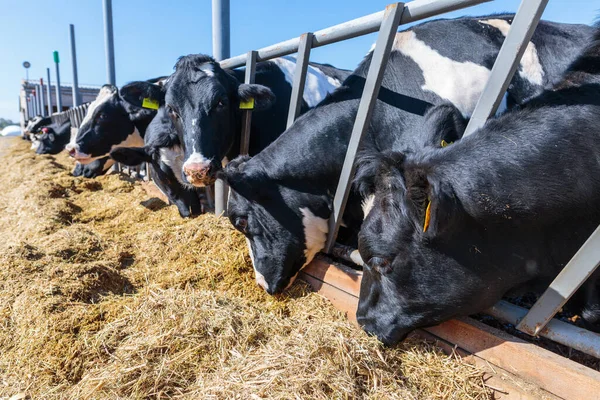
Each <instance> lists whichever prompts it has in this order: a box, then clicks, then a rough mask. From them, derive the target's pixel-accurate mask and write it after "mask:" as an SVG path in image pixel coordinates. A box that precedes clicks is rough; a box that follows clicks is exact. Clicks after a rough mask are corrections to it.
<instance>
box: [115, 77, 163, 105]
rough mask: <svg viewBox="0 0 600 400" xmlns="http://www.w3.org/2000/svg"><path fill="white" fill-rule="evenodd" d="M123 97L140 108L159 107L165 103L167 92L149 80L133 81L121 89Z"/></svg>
mask: <svg viewBox="0 0 600 400" xmlns="http://www.w3.org/2000/svg"><path fill="white" fill-rule="evenodd" d="M120 95H121V99H122V100H123V101H125V102H126V103H129V104H131V105H132V106H135V107H138V108H149V109H155V110H156V109H158V108H159V106H162V105H164V103H165V92H164V90H163V88H162V87H161V86H158V85H155V84H152V83H149V82H144V81H140V82H131V83H128V84H127V85H125V86H123V87H122V88H121V91H120Z"/></svg>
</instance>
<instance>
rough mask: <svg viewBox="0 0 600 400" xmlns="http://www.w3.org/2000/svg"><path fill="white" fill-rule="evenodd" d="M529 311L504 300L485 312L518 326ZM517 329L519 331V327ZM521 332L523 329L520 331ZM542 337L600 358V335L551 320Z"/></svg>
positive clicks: (541, 331)
mask: <svg viewBox="0 0 600 400" xmlns="http://www.w3.org/2000/svg"><path fill="white" fill-rule="evenodd" d="M527 311H528V310H527V309H525V308H522V307H519V306H516V305H514V304H510V303H508V302H506V301H504V300H501V301H499V302H498V303H496V304H495V305H494V306H493V307H492V308H490V309H488V310H486V311H485V313H486V314H489V315H491V316H492V317H494V318H497V319H499V320H500V321H503V322H507V323H509V324H512V325H515V326H518V324H519V322H520V321H522V320H523V317H525V315H526V314H527ZM517 329H519V328H518V327H517ZM519 330H521V329H519ZM538 334H539V335H540V336H542V337H545V338H547V339H550V340H552V341H554V342H556V343H560V344H563V345H565V346H569V347H571V348H573V349H575V350H579V351H581V352H583V353H586V354H589V355H591V356H594V357H597V358H600V335H599V334H597V333H594V332H590V331H588V330H586V329H583V328H579V327H577V326H575V325H571V324H568V323H566V322H562V321H559V320H557V319H551V320H550V321H549V322H548V324H547V325H546V327H545V328H544V329H542V330H540V331H539V332H538Z"/></svg>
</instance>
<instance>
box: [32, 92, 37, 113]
mask: <svg viewBox="0 0 600 400" xmlns="http://www.w3.org/2000/svg"><path fill="white" fill-rule="evenodd" d="M31 105H32V108H33V116H34V117H35V116H36V115H38V111H37V97H36V96H35V94H32V95H31Z"/></svg>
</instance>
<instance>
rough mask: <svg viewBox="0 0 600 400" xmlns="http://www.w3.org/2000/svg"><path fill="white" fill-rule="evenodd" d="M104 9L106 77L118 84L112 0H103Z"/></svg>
mask: <svg viewBox="0 0 600 400" xmlns="http://www.w3.org/2000/svg"><path fill="white" fill-rule="evenodd" d="M102 6H103V7H102V8H103V11H104V48H105V52H106V79H107V82H108V83H110V84H111V85H116V84H117V78H116V75H115V42H114V36H113V18H112V0H102Z"/></svg>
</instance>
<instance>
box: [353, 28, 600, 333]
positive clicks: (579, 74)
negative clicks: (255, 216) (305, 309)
mask: <svg viewBox="0 0 600 400" xmlns="http://www.w3.org/2000/svg"><path fill="white" fill-rule="evenodd" d="M598 66H600V32H598V34H597V35H596V40H595V41H594V43H593V45H592V46H590V47H589V48H588V49H587V50H586V51H585V52H584V53H583V54H582V55H581V57H579V58H578V60H577V61H575V63H574V64H572V66H571V67H570V68H569V70H568V71H567V72H566V75H565V77H564V79H563V80H562V81H560V82H559V83H558V84H557V85H556V86H555V87H554V88H552V89H550V90H548V91H546V92H544V93H542V94H541V95H540V96H539V97H536V98H534V99H532V100H531V101H529V102H528V103H525V104H524V105H523V106H522V107H520V109H519V110H515V111H512V112H508V113H506V114H504V115H502V116H500V117H499V118H496V119H492V120H490V121H488V122H487V124H486V125H485V126H484V127H483V128H481V129H479V130H478V131H476V132H475V133H474V134H473V135H471V136H469V137H466V138H464V139H462V140H460V141H459V142H457V143H456V144H452V145H451V146H448V147H446V148H444V149H437V150H425V151H423V152H421V153H419V154H416V155H415V154H413V155H412V156H411V155H405V154H403V153H401V152H396V151H387V152H384V153H374V154H373V153H370V154H365V155H363V157H362V158H361V159H360V160H359V169H358V174H357V182H358V184H359V186H360V187H361V189H362V191H363V193H364V194H365V195H369V194H373V193H374V197H373V200H372V207H371V209H370V212H369V213H368V216H367V217H366V219H365V221H364V223H363V225H362V229H361V232H360V235H359V251H360V254H361V256H362V258H363V260H365V264H366V265H365V269H364V274H363V278H362V284H361V289H360V300H359V306H358V311H357V320H358V322H359V323H360V324H361V325H362V326H363V328H364V329H365V330H366V331H367V332H369V333H371V334H374V335H376V336H377V337H378V338H379V339H380V340H381V341H382V342H384V343H386V344H394V343H396V342H398V341H400V340H403V339H404V338H405V337H406V335H407V334H408V333H409V332H410V331H412V330H414V329H416V328H419V327H426V326H432V325H436V324H438V323H440V322H443V321H446V320H448V319H451V318H454V317H457V316H465V315H469V314H473V313H477V312H481V311H483V310H485V309H487V308H488V307H490V306H492V305H493V304H494V303H496V302H497V301H498V300H499V299H500V298H501V297H502V296H504V295H505V294H506V293H507V292H509V291H511V290H517V289H523V288H524V287H526V288H528V289H532V288H537V287H540V288H543V286H546V285H547V284H548V283H549V282H550V281H551V280H552V279H553V278H554V277H555V276H556V275H557V273H558V272H559V271H560V270H561V269H562V268H563V267H564V266H565V265H566V263H567V262H568V261H569V259H570V258H571V257H572V256H573V255H574V254H575V252H576V251H577V250H578V248H579V247H580V246H581V245H582V244H583V243H584V241H585V240H586V239H587V238H588V237H589V235H590V234H591V233H592V232H593V231H594V229H595V228H596V227H598V225H600V207H599V205H600V140H599V138H600V69H599V68H598ZM426 118H427V119H428V120H429V121H428V122H429V123H428V126H429V127H430V128H433V129H436V128H435V127H436V126H439V125H440V124H442V121H449V120H460V119H461V118H462V115H461V113H460V111H459V110H458V109H457V108H455V107H448V106H442V107H437V108H434V109H433V110H431V111H430V112H429V113H428V115H427V117H426ZM461 126H462V128H461ZM445 129H447V130H452V129H456V130H457V131H456V132H455V135H457V136H460V135H461V134H462V132H461V131H460V129H463V130H464V122H463V123H462V124H461V125H460V126H459V125H453V124H446V126H445ZM572 303H573V305H574V307H575V311H577V312H580V313H581V316H582V318H583V320H584V321H585V322H586V323H587V324H588V326H589V327H591V328H592V329H594V330H596V331H600V270H599V271H597V272H596V273H595V275H593V276H592V277H591V278H590V279H589V280H588V281H587V282H586V283H585V284H584V285H583V287H582V288H581V289H580V290H579V293H578V294H576V297H575V298H574V299H573V302H572Z"/></svg>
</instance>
